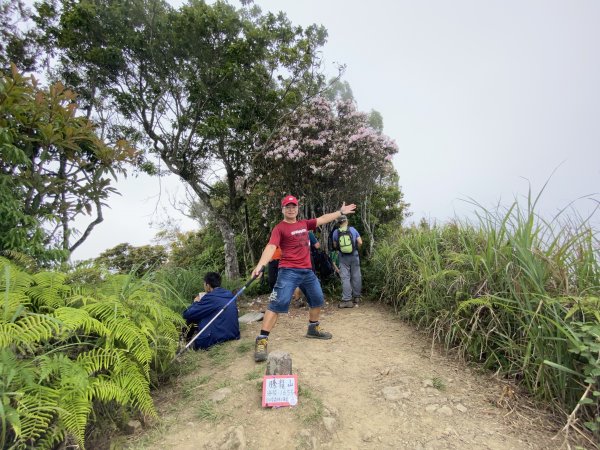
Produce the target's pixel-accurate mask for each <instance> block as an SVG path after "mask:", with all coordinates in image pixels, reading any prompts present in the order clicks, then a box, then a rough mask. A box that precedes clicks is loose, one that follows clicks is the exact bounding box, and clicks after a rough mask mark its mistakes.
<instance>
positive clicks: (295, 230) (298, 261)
mask: <svg viewBox="0 0 600 450" xmlns="http://www.w3.org/2000/svg"><path fill="white" fill-rule="evenodd" d="M316 228H317V219H309V220H299V221H297V222H296V223H287V222H285V221H281V222H279V223H278V224H277V225H275V228H273V231H272V232H271V239H269V244H273V245H276V246H278V247H280V248H281V260H280V261H279V267H280V268H281V267H284V268H288V269H312V265H311V263H310V240H309V239H308V232H309V230H315V229H316Z"/></svg>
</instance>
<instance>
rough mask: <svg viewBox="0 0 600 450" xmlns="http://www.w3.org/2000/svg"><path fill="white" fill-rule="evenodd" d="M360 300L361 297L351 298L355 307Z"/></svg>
mask: <svg viewBox="0 0 600 450" xmlns="http://www.w3.org/2000/svg"><path fill="white" fill-rule="evenodd" d="M361 301H362V298H360V297H354V298H353V299H352V303H354V306H356V307H357V308H358V305H359V304H360V302H361Z"/></svg>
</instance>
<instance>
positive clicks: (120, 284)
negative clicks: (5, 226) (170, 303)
mask: <svg viewBox="0 0 600 450" xmlns="http://www.w3.org/2000/svg"><path fill="white" fill-rule="evenodd" d="M0 271H1V272H2V273H3V275H4V276H3V277H2V282H1V283H2V284H1V286H2V291H3V301H2V302H0V308H1V309H0V313H1V314H0V425H2V431H1V433H0V446H2V447H3V448H4V447H13V448H30V447H35V448H42V449H44V448H45V449H50V448H54V447H56V446H57V445H58V444H60V443H62V442H65V441H68V442H74V443H76V444H77V445H78V446H79V447H80V448H82V449H83V448H84V443H85V442H84V439H85V432H86V428H87V427H88V425H89V420H90V412H91V410H92V409H91V408H92V405H93V404H94V402H103V403H108V402H116V403H117V404H118V405H120V406H122V407H124V408H126V409H129V410H137V411H139V412H141V413H143V414H145V415H149V416H156V411H155V409H154V405H153V402H152V398H151V396H150V378H151V374H152V372H151V370H152V368H160V369H163V370H164V369H165V368H166V367H167V366H168V364H169V363H170V361H171V359H172V357H173V356H174V354H175V352H176V350H177V345H178V337H179V335H178V327H179V326H180V325H182V324H183V319H182V318H181V317H180V316H179V315H178V314H176V313H175V312H173V311H172V310H170V309H169V308H167V307H166V306H165V305H164V304H163V303H162V301H161V296H162V295H163V290H161V287H160V286H159V285H156V284H153V283H150V282H147V281H145V280H141V281H140V280H135V279H133V278H132V277H130V276H120V277H114V278H112V279H109V282H108V283H107V284H106V285H105V286H103V287H101V288H100V289H99V290H98V291H97V292H92V291H91V290H89V289H86V288H84V287H79V288H75V289H74V288H72V287H71V286H69V285H67V284H65V279H66V278H65V276H64V274H60V273H54V272H40V273H38V274H35V275H29V274H27V273H25V272H23V271H21V270H20V269H18V268H16V267H15V266H13V265H11V264H10V262H8V261H7V260H6V259H4V258H0ZM17 355H18V356H17Z"/></svg>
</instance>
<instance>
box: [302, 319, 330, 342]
mask: <svg viewBox="0 0 600 450" xmlns="http://www.w3.org/2000/svg"><path fill="white" fill-rule="evenodd" d="M306 337H307V338H314V339H331V333H328V332H327V331H323V330H321V327H320V326H319V324H318V323H309V324H308V331H307V332H306Z"/></svg>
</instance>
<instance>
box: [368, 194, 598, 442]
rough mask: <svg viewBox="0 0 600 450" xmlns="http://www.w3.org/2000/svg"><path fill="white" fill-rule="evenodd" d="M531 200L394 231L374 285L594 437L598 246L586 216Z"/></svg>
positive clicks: (379, 258) (376, 266)
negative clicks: (542, 213) (552, 211)
mask: <svg viewBox="0 0 600 450" xmlns="http://www.w3.org/2000/svg"><path fill="white" fill-rule="evenodd" d="M538 199H539V196H538V198H535V199H532V197H531V194H530V195H529V197H528V201H527V206H526V207H522V206H521V205H520V204H519V203H518V202H515V203H514V204H512V205H511V206H510V207H509V208H507V209H505V210H497V211H489V210H486V209H484V208H482V207H480V206H479V205H478V207H479V209H478V212H479V214H478V221H477V222H476V223H471V222H454V223H450V224H448V225H445V226H441V227H438V226H434V227H431V228H430V227H426V226H425V227H420V228H411V229H407V230H403V231H399V233H398V234H397V235H396V236H394V237H392V238H390V239H388V240H387V241H385V242H383V243H381V244H380V245H379V247H378V248H377V251H376V253H375V256H374V259H373V261H372V267H371V268H370V269H371V270H370V272H369V273H371V274H374V277H375V279H372V280H371V283H373V284H375V285H376V286H378V287H379V296H380V298H381V300H382V301H384V302H386V303H390V304H391V305H393V306H394V308H395V309H396V311H397V312H398V313H399V314H400V315H401V316H402V317H403V318H406V319H407V320H409V321H412V322H414V323H416V324H417V325H419V326H421V327H425V328H427V329H429V330H430V331H431V332H432V333H433V335H434V338H435V339H437V340H439V341H440V342H442V343H444V344H445V346H446V347H447V348H451V349H456V350H457V351H458V352H460V354H461V355H463V356H464V357H465V358H468V359H471V360H476V361H478V362H480V363H482V364H483V365H484V366H485V367H487V368H489V369H491V370H494V371H496V372H498V373H499V374H502V375H504V376H506V377H510V378H513V379H515V380H517V381H518V382H520V383H521V384H522V385H523V386H524V387H525V388H526V389H527V390H528V391H529V392H530V393H531V394H532V395H534V396H535V397H537V398H538V399H542V400H544V401H546V402H548V403H549V404H551V405H552V406H553V407H554V408H555V409H556V410H557V411H567V412H573V413H572V414H570V415H569V423H568V424H569V426H571V425H572V426H577V427H579V428H582V427H585V428H586V429H587V430H588V431H589V432H591V433H592V434H593V437H594V438H595V439H596V440H598V439H599V438H600V432H599V429H600V382H599V380H600V312H599V311H600V301H599V296H600V295H599V294H600V265H599V261H600V258H599V245H598V244H599V243H598V239H597V236H596V234H595V232H594V230H593V229H592V228H591V227H589V226H588V224H587V222H586V221H585V220H584V221H582V222H579V223H577V224H576V223H574V222H573V221H572V220H570V221H569V220H561V217H560V216H558V217H556V218H554V219H553V220H552V221H545V220H543V219H542V218H540V217H538V216H537V214H536V213H535V206H536V203H537V201H538Z"/></svg>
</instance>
